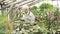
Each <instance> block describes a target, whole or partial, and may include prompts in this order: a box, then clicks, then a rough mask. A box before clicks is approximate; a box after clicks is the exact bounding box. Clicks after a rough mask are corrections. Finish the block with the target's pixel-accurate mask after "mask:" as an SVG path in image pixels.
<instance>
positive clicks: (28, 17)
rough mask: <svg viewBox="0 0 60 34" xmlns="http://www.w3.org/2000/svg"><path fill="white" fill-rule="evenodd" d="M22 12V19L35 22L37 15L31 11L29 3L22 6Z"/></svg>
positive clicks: (31, 22)
mask: <svg viewBox="0 0 60 34" xmlns="http://www.w3.org/2000/svg"><path fill="white" fill-rule="evenodd" d="M21 9H22V12H23V13H24V14H23V17H22V18H21V19H22V20H24V21H26V22H29V23H30V24H34V22H35V16H34V15H33V13H32V12H30V11H29V7H28V6H27V5H24V6H22V8H21Z"/></svg>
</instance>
